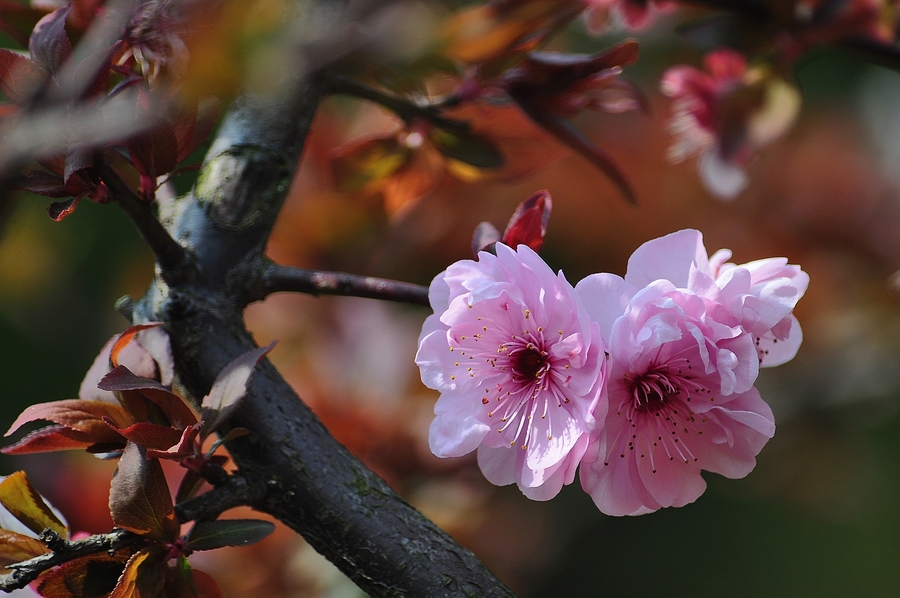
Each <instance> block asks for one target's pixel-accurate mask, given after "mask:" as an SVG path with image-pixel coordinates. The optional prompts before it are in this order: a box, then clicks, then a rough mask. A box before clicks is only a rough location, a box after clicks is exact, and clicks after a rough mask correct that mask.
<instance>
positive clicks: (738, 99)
mask: <svg viewBox="0 0 900 598" xmlns="http://www.w3.org/2000/svg"><path fill="white" fill-rule="evenodd" d="M704 67H705V69H706V72H703V71H700V70H697V69H695V68H694V67H691V66H687V65H679V66H674V67H672V68H670V69H668V70H667V71H666V72H665V73H664V74H663V77H662V80H661V82H660V88H661V90H662V92H663V94H665V95H667V96H669V97H670V98H672V99H673V102H672V111H673V116H672V119H671V121H670V123H669V130H670V131H671V132H672V134H673V135H674V137H675V141H674V142H673V144H672V146H671V147H670V148H669V159H670V160H672V161H673V162H680V161H682V160H685V159H687V158H690V157H692V156H699V157H700V158H699V160H700V161H699V164H698V166H699V170H700V177H701V179H702V181H703V183H704V185H705V186H706V187H707V189H709V191H710V192H711V193H713V194H714V195H716V196H718V197H720V198H722V199H732V198H734V197H736V196H737V194H738V193H740V192H741V191H742V190H743V189H744V188H745V187H746V186H747V174H746V172H745V168H746V166H747V165H748V164H749V163H750V161H751V160H752V158H753V157H754V155H755V153H756V151H757V150H759V148H761V147H763V146H764V145H766V144H768V143H771V142H772V141H774V140H775V139H777V138H778V137H780V136H782V135H783V134H784V133H785V132H786V131H787V130H788V129H789V128H790V126H791V125H792V124H793V122H794V120H795V119H796V117H797V113H798V111H799V108H800V94H799V92H798V91H797V90H796V88H795V87H794V86H793V85H791V84H790V83H788V82H786V81H785V80H784V79H782V78H780V77H778V76H776V75H775V74H774V73H773V72H771V70H770V69H768V68H766V67H755V68H750V67H748V65H747V60H746V59H745V58H744V56H743V55H742V54H740V53H739V52H736V51H734V50H730V49H727V48H723V49H719V50H716V51H714V52H711V53H709V54H707V55H706V58H705V59H704Z"/></svg>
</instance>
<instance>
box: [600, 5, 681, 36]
mask: <svg viewBox="0 0 900 598" xmlns="http://www.w3.org/2000/svg"><path fill="white" fill-rule="evenodd" d="M584 3H585V4H587V5H588V8H587V10H586V11H585V14H584V18H585V21H586V22H587V26H588V30H589V31H591V32H592V33H600V32H602V31H604V30H605V29H606V28H607V27H608V26H609V25H612V26H613V27H614V28H623V29H629V30H632V31H639V30H641V29H646V28H647V27H649V26H650V25H651V24H652V23H653V21H654V19H655V18H656V16H657V15H658V14H660V13H666V12H670V11H671V10H672V9H673V8H674V6H675V4H674V3H673V2H668V1H666V0H584Z"/></svg>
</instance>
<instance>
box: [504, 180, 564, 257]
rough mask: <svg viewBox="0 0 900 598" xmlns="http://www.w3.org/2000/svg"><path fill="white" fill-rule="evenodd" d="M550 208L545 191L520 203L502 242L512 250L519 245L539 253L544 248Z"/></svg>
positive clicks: (548, 196) (551, 202) (551, 204)
mask: <svg viewBox="0 0 900 598" xmlns="http://www.w3.org/2000/svg"><path fill="white" fill-rule="evenodd" d="M552 207H553V201H552V200H551V199H550V192H549V191H547V190H544V191H538V192H537V193H535V194H534V195H532V196H531V197H529V198H528V199H526V200H525V201H523V202H522V203H520V204H519V206H518V207H517V208H516V211H515V213H514V214H513V216H512V218H510V220H509V224H508V225H507V226H506V231H505V232H504V233H503V242H504V243H505V244H506V245H508V246H510V247H512V248H513V249H515V248H516V247H518V246H519V245H528V246H529V247H531V248H532V249H534V250H535V251H540V250H541V247H543V246H544V235H546V234H547V223H548V222H549V221H550V210H551V209H552Z"/></svg>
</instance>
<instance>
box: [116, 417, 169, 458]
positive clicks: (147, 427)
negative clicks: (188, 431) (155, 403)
mask: <svg viewBox="0 0 900 598" xmlns="http://www.w3.org/2000/svg"><path fill="white" fill-rule="evenodd" d="M106 423H107V424H109V426H110V427H111V428H113V429H114V430H115V431H116V432H118V433H119V434H121V435H122V436H124V437H125V438H127V439H128V440H130V441H132V442H134V443H136V444H139V445H141V446H143V447H147V448H150V449H157V450H160V451H165V450H168V449H169V448H170V447H172V446H173V445H175V444H177V443H178V441H179V440H181V432H179V431H178V430H176V429H175V428H170V427H168V426H160V425H159V424H151V423H148V422H138V423H136V424H132V425H130V426H128V427H127V428H124V429H123V428H119V427H118V426H116V425H115V424H114V423H113V422H111V421H107V422H106Z"/></svg>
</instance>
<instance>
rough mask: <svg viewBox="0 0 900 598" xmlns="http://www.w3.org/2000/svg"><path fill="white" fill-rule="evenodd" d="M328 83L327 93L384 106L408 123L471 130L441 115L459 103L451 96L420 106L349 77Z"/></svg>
mask: <svg viewBox="0 0 900 598" xmlns="http://www.w3.org/2000/svg"><path fill="white" fill-rule="evenodd" d="M326 83H327V87H326V92H327V93H330V94H340V95H348V96H353V97H356V98H361V99H363V100H369V101H370V102H375V103H376V104H380V105H382V106H384V107H385V108H387V109H388V110H390V111H391V112H393V113H394V114H396V115H397V116H399V117H400V118H401V119H403V121H404V122H407V123H409V122H411V121H413V120H415V119H417V118H420V119H424V120H427V121H428V122H430V123H432V124H434V125H436V126H439V127H441V128H442V129H447V130H450V131H458V132H461V133H465V132H467V131H468V130H469V125H468V124H467V123H464V122H460V121H457V120H452V119H449V118H445V117H443V116H441V115H440V114H439V112H440V110H441V109H442V108H447V107H451V106H454V105H456V104H457V103H458V101H457V99H456V98H455V97H454V96H449V97H447V98H444V99H442V100H441V101H440V102H437V103H434V104H419V103H415V102H412V101H410V100H407V99H406V98H403V97H400V96H397V95H393V94H390V93H388V92H385V91H382V90H380V89H378V88H375V87H372V86H370V85H366V84H365V83H360V82H359V81H354V80H353V79H348V78H347V77H340V76H332V77H329V78H328V79H327V80H326Z"/></svg>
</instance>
